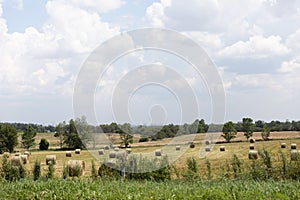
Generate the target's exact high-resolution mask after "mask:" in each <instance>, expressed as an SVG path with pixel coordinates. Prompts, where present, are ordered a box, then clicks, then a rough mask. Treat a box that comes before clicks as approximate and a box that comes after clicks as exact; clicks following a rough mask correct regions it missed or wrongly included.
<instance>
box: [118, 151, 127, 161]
mask: <svg viewBox="0 0 300 200" xmlns="http://www.w3.org/2000/svg"><path fill="white" fill-rule="evenodd" d="M116 158H117V159H119V160H126V158H127V152H126V151H119V152H116Z"/></svg>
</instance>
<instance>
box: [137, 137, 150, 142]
mask: <svg viewBox="0 0 300 200" xmlns="http://www.w3.org/2000/svg"><path fill="white" fill-rule="evenodd" d="M148 141H149V138H140V139H139V142H148Z"/></svg>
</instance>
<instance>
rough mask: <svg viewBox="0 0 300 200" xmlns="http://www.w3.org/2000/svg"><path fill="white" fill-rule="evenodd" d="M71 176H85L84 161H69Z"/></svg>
mask: <svg viewBox="0 0 300 200" xmlns="http://www.w3.org/2000/svg"><path fill="white" fill-rule="evenodd" d="M67 167H68V171H69V176H71V177H72V176H83V175H84V170H85V162H84V161H83V160H69V161H68V164H67Z"/></svg>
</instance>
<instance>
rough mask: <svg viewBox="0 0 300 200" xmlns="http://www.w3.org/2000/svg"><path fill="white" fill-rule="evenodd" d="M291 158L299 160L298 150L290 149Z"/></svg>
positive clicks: (299, 153)
mask: <svg viewBox="0 0 300 200" xmlns="http://www.w3.org/2000/svg"><path fill="white" fill-rule="evenodd" d="M291 160H292V161H297V160H300V152H299V151H297V150H292V151H291Z"/></svg>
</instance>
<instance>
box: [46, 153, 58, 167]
mask: <svg viewBox="0 0 300 200" xmlns="http://www.w3.org/2000/svg"><path fill="white" fill-rule="evenodd" d="M50 163H52V164H53V165H56V155H46V165H50Z"/></svg>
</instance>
